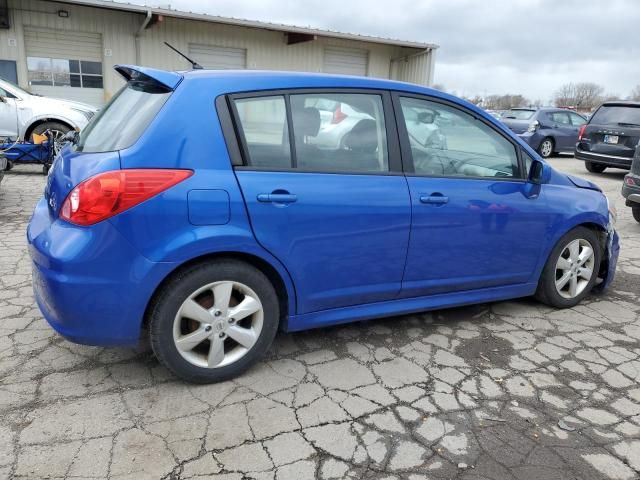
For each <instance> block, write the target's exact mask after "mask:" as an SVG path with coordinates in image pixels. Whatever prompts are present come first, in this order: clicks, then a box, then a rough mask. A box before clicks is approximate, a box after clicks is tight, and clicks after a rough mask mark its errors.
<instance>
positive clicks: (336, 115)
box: [331, 104, 348, 125]
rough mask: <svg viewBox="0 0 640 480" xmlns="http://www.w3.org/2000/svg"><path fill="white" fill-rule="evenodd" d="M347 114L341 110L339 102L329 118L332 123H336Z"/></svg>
mask: <svg viewBox="0 0 640 480" xmlns="http://www.w3.org/2000/svg"><path fill="white" fill-rule="evenodd" d="M347 117H348V115H347V114H346V113H344V112H343V111H342V108H341V104H338V106H337V107H336V109H335V110H334V111H333V117H332V118H331V123H332V124H334V125H335V124H337V123H340V122H341V121H343V120H344V119H345V118H347Z"/></svg>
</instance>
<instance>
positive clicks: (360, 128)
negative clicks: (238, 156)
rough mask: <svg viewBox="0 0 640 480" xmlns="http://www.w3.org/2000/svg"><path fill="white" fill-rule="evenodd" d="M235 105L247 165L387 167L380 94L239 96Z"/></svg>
mask: <svg viewBox="0 0 640 480" xmlns="http://www.w3.org/2000/svg"><path fill="white" fill-rule="evenodd" d="M235 107H236V112H237V116H238V119H239V123H240V127H241V130H242V135H243V137H244V143H245V148H246V153H247V156H248V158H247V162H248V164H249V166H255V167H258V168H266V169H297V170H304V171H314V172H353V173H358V172H362V173H375V172H388V171H389V159H388V148H387V133H386V125H385V119H384V111H383V103H382V97H381V96H380V95H376V94H362V93H320V92H319V93H309V94H291V95H285V96H273V97H255V98H241V99H237V100H235ZM287 108H289V111H287ZM288 118H289V119H290V122H289V121H288ZM290 132H291V133H290Z"/></svg>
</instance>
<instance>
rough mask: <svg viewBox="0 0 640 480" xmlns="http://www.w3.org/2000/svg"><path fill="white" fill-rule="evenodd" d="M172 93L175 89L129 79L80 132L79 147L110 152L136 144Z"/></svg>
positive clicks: (79, 148)
mask: <svg viewBox="0 0 640 480" xmlns="http://www.w3.org/2000/svg"><path fill="white" fill-rule="evenodd" d="M169 95H171V90H168V89H166V88H163V87H161V86H157V85H151V84H148V83H144V82H129V83H127V85H125V86H124V87H123V88H122V89H121V90H120V91H119V92H118V93H116V94H115V96H114V97H113V98H112V99H111V101H110V102H109V103H108V104H107V105H106V106H105V108H103V109H102V110H101V111H99V112H98V114H97V115H96V116H95V117H94V118H93V119H92V121H91V122H90V123H89V124H88V125H87V126H86V127H85V128H84V130H82V132H80V137H79V139H78V143H77V145H76V148H77V149H78V150H80V151H83V152H110V151H114V150H122V149H124V148H127V147H130V146H131V145H133V144H134V143H135V142H136V140H138V138H140V135H142V133H143V132H144V131H145V130H146V128H147V127H148V126H149V124H150V123H151V121H152V120H153V119H154V118H155V116H156V115H157V113H158V112H159V111H160V109H161V108H162V106H163V105H164V104H165V102H166V101H167V99H168V98H169Z"/></svg>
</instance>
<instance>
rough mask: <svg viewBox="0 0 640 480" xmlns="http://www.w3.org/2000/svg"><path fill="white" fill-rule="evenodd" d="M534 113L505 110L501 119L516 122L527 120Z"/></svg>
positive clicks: (531, 111)
mask: <svg viewBox="0 0 640 480" xmlns="http://www.w3.org/2000/svg"><path fill="white" fill-rule="evenodd" d="M534 113H536V111H535V110H507V111H506V112H504V115H502V118H511V119H516V120H529V119H530V118H531V117H533V114H534Z"/></svg>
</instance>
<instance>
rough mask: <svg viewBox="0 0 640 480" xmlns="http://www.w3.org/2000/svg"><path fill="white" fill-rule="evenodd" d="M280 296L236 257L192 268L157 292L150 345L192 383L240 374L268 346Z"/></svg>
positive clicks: (150, 324)
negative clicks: (235, 258)
mask: <svg viewBox="0 0 640 480" xmlns="http://www.w3.org/2000/svg"><path fill="white" fill-rule="evenodd" d="M279 315H280V312H279V305H278V297H277V295H276V292H275V290H274V288H273V285H272V284H271V282H270V281H269V280H268V279H267V277H266V276H265V275H264V274H263V273H262V272H261V271H259V270H257V269H256V268H254V267H252V266H251V265H249V264H246V263H244V262H240V261H236V260H218V261H214V262H208V263H203V264H199V265H195V266H193V267H190V268H189V269H187V270H186V271H184V272H181V273H180V274H178V275H176V276H174V278H173V279H171V280H170V281H169V282H168V283H167V284H166V285H165V286H164V287H163V288H162V290H161V291H160V292H159V293H158V295H156V299H155V301H154V304H153V306H152V308H151V311H150V318H149V326H150V336H151V346H152V348H153V351H154V353H155V354H156V356H157V357H158V360H160V362H161V363H162V364H164V365H165V366H166V367H167V368H168V369H169V370H171V371H172V372H173V373H174V374H175V375H177V376H178V377H180V378H182V379H183V380H186V381H189V382H194V383H213V382H219V381H223V380H227V379H230V378H233V377H236V376H238V375H239V374H240V373H242V372H243V371H245V370H246V369H247V368H249V367H250V366H251V365H252V364H253V363H255V362H256V361H257V360H258V359H259V358H260V357H262V355H263V354H264V353H265V352H266V351H267V350H268V349H269V347H270V345H271V342H272V341H273V339H274V337H275V334H276V331H277V329H278V322H279Z"/></svg>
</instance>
